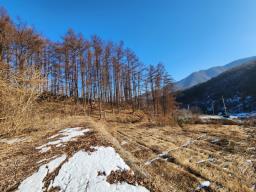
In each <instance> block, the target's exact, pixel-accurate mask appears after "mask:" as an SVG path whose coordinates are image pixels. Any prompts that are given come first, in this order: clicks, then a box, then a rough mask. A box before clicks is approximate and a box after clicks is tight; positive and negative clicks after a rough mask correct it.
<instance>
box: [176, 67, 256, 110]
mask: <svg viewBox="0 0 256 192" xmlns="http://www.w3.org/2000/svg"><path fill="white" fill-rule="evenodd" d="M255 75H256V62H252V63H249V64H247V65H242V66H239V67H236V68H233V69H231V70H228V71H226V72H224V73H222V74H221V75H219V76H217V77H215V78H213V79H211V80H209V81H207V82H205V83H202V84H199V85H197V86H194V87H192V88H190V89H187V90H185V91H183V92H181V93H179V94H178V96H177V101H178V102H180V103H182V104H183V106H187V105H190V106H197V107H200V108H201V109H202V110H203V111H204V112H213V108H212V105H214V110H215V112H218V111H223V104H222V100H221V98H222V96H223V97H224V98H225V101H226V105H227V108H228V110H229V112H241V111H251V110H254V109H255V108H256V105H255V97H256V86H255V83H256V80H255Z"/></svg>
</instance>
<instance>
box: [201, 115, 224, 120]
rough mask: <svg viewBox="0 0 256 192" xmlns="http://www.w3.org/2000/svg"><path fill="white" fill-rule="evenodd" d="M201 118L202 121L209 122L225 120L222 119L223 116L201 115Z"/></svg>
mask: <svg viewBox="0 0 256 192" xmlns="http://www.w3.org/2000/svg"><path fill="white" fill-rule="evenodd" d="M199 118H200V119H202V120H208V119H223V117H222V116H219V115H200V116H199Z"/></svg>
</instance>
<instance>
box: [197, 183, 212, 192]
mask: <svg viewBox="0 0 256 192" xmlns="http://www.w3.org/2000/svg"><path fill="white" fill-rule="evenodd" d="M210 185H211V182H210V181H203V182H202V183H201V184H200V185H199V186H198V187H197V188H196V190H200V189H205V188H208V187H209V186H210Z"/></svg>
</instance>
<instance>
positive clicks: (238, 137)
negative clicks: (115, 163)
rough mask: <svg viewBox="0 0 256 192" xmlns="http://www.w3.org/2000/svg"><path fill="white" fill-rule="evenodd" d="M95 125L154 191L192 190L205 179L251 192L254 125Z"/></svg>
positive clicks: (224, 188) (220, 187)
mask: <svg viewBox="0 0 256 192" xmlns="http://www.w3.org/2000/svg"><path fill="white" fill-rule="evenodd" d="M96 127H98V128H99V127H101V133H102V134H105V135H108V138H109V139H110V140H112V141H113V145H114V146H115V147H116V149H118V151H119V153H120V154H121V155H122V156H123V157H124V158H125V160H126V161H127V162H128V163H129V165H131V166H132V167H133V169H135V170H137V171H138V172H140V173H142V174H143V175H145V176H146V177H147V178H148V179H149V180H150V182H151V183H153V186H154V188H152V189H157V190H159V191H193V190H195V189H196V187H197V186H198V185H199V183H200V182H202V181H205V180H209V181H211V186H210V188H208V189H207V190H208V191H221V192H228V191H230V192H231V191H232V192H241V191H243V192H251V191H253V189H252V188H253V186H254V185H255V183H256V160H255V159H256V150H255V146H256V138H255V133H256V128H255V127H243V126H239V125H220V124H184V125H183V127H182V128H181V127H179V126H176V127H175V126H157V125H155V126H151V124H150V123H148V122H144V121H142V122H139V123H133V124H127V123H117V122H106V123H105V124H100V123H99V122H98V123H97V126H96ZM104 130H106V131H107V133H105V131H104ZM190 142H191V143H190ZM184 144H185V146H184ZM183 146H184V147H183ZM165 151H168V153H167V154H166V155H163V156H160V157H159V158H157V159H156V160H154V161H152V163H151V164H150V165H146V162H147V161H148V160H152V159H154V158H156V157H158V156H159V154H161V153H163V152H165Z"/></svg>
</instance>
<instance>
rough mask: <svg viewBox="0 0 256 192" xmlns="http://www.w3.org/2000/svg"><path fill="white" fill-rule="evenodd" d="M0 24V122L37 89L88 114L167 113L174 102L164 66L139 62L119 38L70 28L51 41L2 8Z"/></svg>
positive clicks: (21, 110) (28, 99) (29, 101)
mask: <svg viewBox="0 0 256 192" xmlns="http://www.w3.org/2000/svg"><path fill="white" fill-rule="evenodd" d="M0 29H1V31H0V65H1V71H2V72H1V77H0V78H1V86H2V87H4V88H3V89H1V95H0V97H1V105H2V106H3V107H1V112H0V115H1V117H0V118H1V122H4V123H5V122H7V121H6V119H9V118H12V117H10V115H9V113H11V114H12V116H15V114H17V115H18V114H19V116H20V115H27V116H29V114H28V110H30V111H31V108H30V107H26V106H27V105H30V106H32V102H33V101H35V98H36V97H37V96H38V95H39V94H40V95H43V96H44V97H40V98H47V97H48V96H52V95H55V96H59V97H65V98H67V97H68V98H73V100H74V101H75V102H76V103H82V105H83V106H84V108H85V111H86V112H87V114H88V115H90V114H92V113H93V112H94V113H95V111H94V109H97V114H98V115H99V117H100V118H101V117H102V115H103V111H104V110H105V109H111V110H112V112H115V111H117V112H120V110H121V109H131V110H132V111H133V112H135V111H136V110H144V111H147V112H148V113H149V114H152V115H158V116H159V115H160V114H163V115H164V116H167V117H168V116H170V114H171V112H172V110H173V108H174V106H175V103H174V99H173V96H172V87H173V85H172V80H171V77H170V76H169V75H168V74H167V72H166V70H165V68H164V65H163V64H158V65H156V66H153V65H150V66H149V67H146V66H144V65H143V63H142V62H141V61H140V60H139V59H138V57H137V55H136V54H135V53H134V52H133V51H132V50H131V49H129V48H125V47H124V44H123V42H119V43H113V42H106V41H104V40H102V39H101V38H100V37H98V36H96V35H93V36H92V37H91V38H90V39H85V38H84V37H83V35H82V34H77V33H75V32H74V31H73V30H72V29H69V30H68V31H67V33H66V34H65V35H64V36H63V38H62V41H61V42H52V41H50V40H48V39H45V38H44V37H42V36H41V35H40V34H38V33H37V32H36V31H35V30H34V29H33V28H31V27H29V26H27V25H25V24H24V23H22V22H19V23H14V22H13V21H12V20H11V18H10V17H9V16H8V14H7V13H6V11H5V10H4V9H1V11H0ZM2 69H3V70H2ZM35 76H36V78H35ZM35 80H36V81H35ZM7 89H11V91H7ZM28 92H29V93H28ZM21 94H22V96H21ZM27 94H29V96H27ZM32 95H33V99H31V96H32ZM9 100H11V101H10V102H9ZM13 101H15V102H13ZM17 102H21V103H17ZM8 103H9V104H10V105H12V107H9V106H10V105H8ZM6 105H8V106H6ZM19 106H20V107H21V109H20V110H19ZM24 108H25V109H26V111H25V110H24ZM6 110H7V111H8V110H10V112H6ZM14 111H15V113H14ZM21 121H22V122H25V119H23V120H21ZM8 122H9V121H8ZM10 122H12V121H10ZM13 126H14V127H20V124H19V123H18V124H17V125H13ZM13 126H11V127H13ZM8 127H10V126H8ZM8 129H9V128H8Z"/></svg>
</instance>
